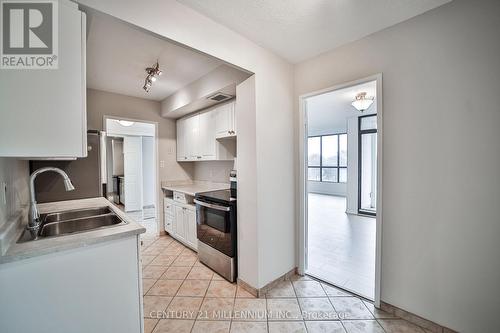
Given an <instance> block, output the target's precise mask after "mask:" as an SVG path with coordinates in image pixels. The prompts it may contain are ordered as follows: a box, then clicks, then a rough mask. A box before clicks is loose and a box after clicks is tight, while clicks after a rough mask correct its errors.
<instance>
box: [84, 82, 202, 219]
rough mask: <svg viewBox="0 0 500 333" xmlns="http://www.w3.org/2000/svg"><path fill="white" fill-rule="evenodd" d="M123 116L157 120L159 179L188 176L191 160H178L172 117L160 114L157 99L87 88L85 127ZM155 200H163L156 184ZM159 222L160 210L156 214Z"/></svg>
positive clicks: (100, 128)
mask: <svg viewBox="0 0 500 333" xmlns="http://www.w3.org/2000/svg"><path fill="white" fill-rule="evenodd" d="M105 115H106V116H116V117H125V118H131V119H140V120H146V121H154V122H157V123H158V161H157V163H158V164H160V163H161V161H163V168H162V167H161V164H160V165H159V173H160V179H159V181H160V182H161V181H169V180H190V179H191V177H192V173H193V166H192V165H191V164H192V163H177V158H176V153H175V149H176V135H175V131H176V129H175V121H174V120H172V119H165V118H163V117H161V116H160V102H156V101H150V100H146V99H142V98H137V97H130V96H125V95H120V94H115V93H110V92H105V91H100V90H94V89H87V126H88V129H97V130H104V124H103V117H104V116H105ZM156 192H157V195H158V202H163V198H162V197H163V192H162V190H161V188H160V187H159V186H158V187H157V191H156ZM159 218H160V224H161V223H162V222H161V221H163V214H159Z"/></svg>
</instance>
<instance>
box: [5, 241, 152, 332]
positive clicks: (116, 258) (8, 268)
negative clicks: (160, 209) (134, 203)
mask: <svg viewBox="0 0 500 333" xmlns="http://www.w3.org/2000/svg"><path fill="white" fill-rule="evenodd" d="M63 237H72V236H63ZM47 241H48V240H47ZM139 244H140V239H139V235H133V236H130V237H126V238H119V239H116V240H112V241H106V242H102V243H98V244H93V245H88V246H83V247H79V248H75V249H71V250H64V251H63V250H61V251H56V252H51V253H48V254H45V255H43V256H39V257H33V258H27V259H23V260H19V261H17V262H12V263H4V264H1V265H0V290H1V292H0V294H1V296H0V309H1V311H0V332H19V333H24V332H37V333H53V332H71V333H88V332H120V333H137V332H141V327H142V326H143V314H142V304H141V303H142V290H141V289H142V288H141V287H140V286H141V285H142V284H141V279H140V276H141V263H140V261H139V259H138V258H139V257H140V253H139V251H140V250H139V249H140V245H139ZM113 318H119V320H113Z"/></svg>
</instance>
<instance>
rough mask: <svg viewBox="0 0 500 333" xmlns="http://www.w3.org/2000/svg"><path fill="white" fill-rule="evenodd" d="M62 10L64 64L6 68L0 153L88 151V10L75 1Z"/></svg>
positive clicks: (69, 154)
mask: <svg viewBox="0 0 500 333" xmlns="http://www.w3.org/2000/svg"><path fill="white" fill-rule="evenodd" d="M57 12H58V13H59V15H58V16H56V18H55V19H54V20H53V22H54V27H57V28H58V29H57V31H58V33H57V34H55V35H54V37H55V38H56V39H57V45H58V47H57V50H58V51H57V61H58V68H55V69H17V68H9V69H6V68H0V156H12V157H21V158H61V159H65V158H74V157H84V156H86V155H87V119H86V82H85V72H86V69H85V52H86V49H85V43H86V38H85V33H86V22H85V14H84V13H82V12H80V11H79V10H78V6H77V4H75V3H73V2H70V1H58V2H57ZM55 23H57V24H55ZM11 27H12V26H11ZM24 40H26V38H25V39H24ZM30 42H31V41H30ZM54 42H55V41H54ZM53 45H56V43H53ZM23 47H26V46H25V45H23ZM54 50H56V49H55V48H54ZM51 59H54V58H51Z"/></svg>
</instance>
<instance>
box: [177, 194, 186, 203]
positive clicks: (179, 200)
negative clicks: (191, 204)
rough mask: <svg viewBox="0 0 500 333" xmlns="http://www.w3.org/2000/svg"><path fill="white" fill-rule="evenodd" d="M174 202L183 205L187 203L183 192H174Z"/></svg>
mask: <svg viewBox="0 0 500 333" xmlns="http://www.w3.org/2000/svg"><path fill="white" fill-rule="evenodd" d="M174 200H175V201H178V202H182V203H187V198H186V194H184V193H182V192H174Z"/></svg>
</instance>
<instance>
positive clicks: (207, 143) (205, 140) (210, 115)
mask: <svg viewBox="0 0 500 333" xmlns="http://www.w3.org/2000/svg"><path fill="white" fill-rule="evenodd" d="M214 127H215V112H213V111H209V112H203V113H200V115H199V140H198V142H199V145H200V151H199V153H200V155H201V159H202V160H214V159H215V156H216V155H215V128H214Z"/></svg>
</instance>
